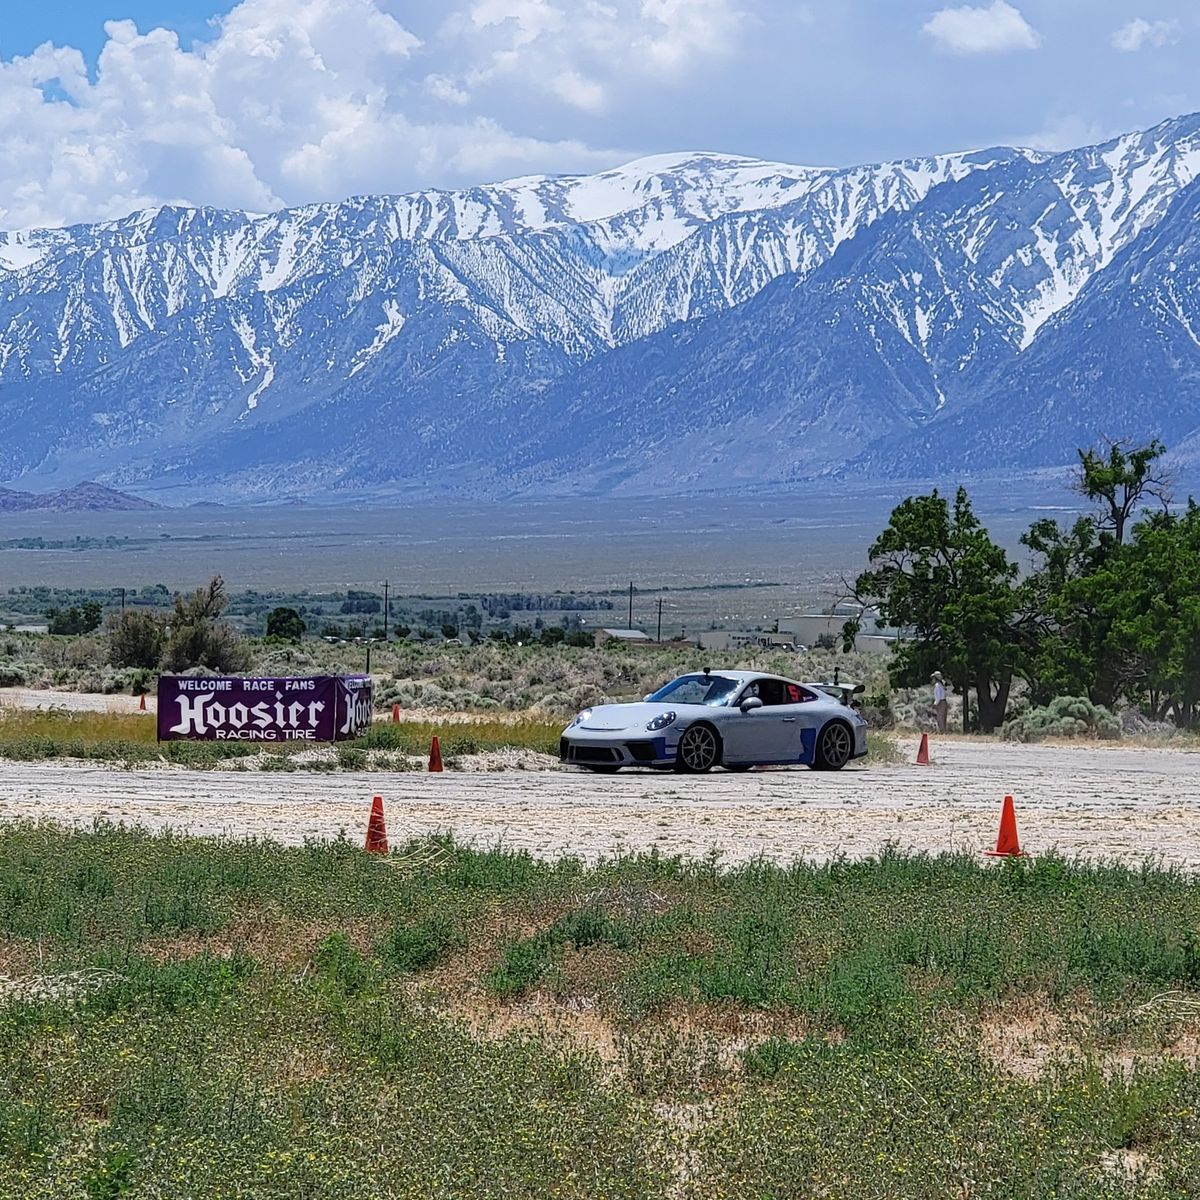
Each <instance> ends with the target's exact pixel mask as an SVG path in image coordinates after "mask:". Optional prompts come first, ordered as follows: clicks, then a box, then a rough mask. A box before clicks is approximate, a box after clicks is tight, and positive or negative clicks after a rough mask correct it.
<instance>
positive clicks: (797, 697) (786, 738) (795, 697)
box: [773, 683, 824, 763]
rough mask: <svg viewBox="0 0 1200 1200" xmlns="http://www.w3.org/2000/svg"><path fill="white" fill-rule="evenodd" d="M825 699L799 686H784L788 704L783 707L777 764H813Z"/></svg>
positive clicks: (796, 684)
mask: <svg viewBox="0 0 1200 1200" xmlns="http://www.w3.org/2000/svg"><path fill="white" fill-rule="evenodd" d="M820 699H821V697H820V696H819V695H818V694H817V693H816V692H812V691H809V689H808V688H806V687H801V686H800V684H798V683H785V684H784V703H783V705H782V706H781V707H780V724H779V727H778V728H779V730H780V741H779V743H778V744H777V745H776V746H775V750H776V757H775V758H774V760H773V761H775V762H794V763H809V762H812V760H813V755H814V751H815V749H816V744H817V731H818V730H819V729H820V727H821V723H822V721H823V720H824V715H823V713H822V710H821V706H820V704H819V703H817V702H818V701H819V700H820Z"/></svg>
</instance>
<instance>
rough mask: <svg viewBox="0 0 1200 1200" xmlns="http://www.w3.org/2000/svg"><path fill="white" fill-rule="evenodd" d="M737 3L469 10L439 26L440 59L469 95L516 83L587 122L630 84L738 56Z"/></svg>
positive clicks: (713, 0) (518, 0)
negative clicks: (456, 70)
mask: <svg viewBox="0 0 1200 1200" xmlns="http://www.w3.org/2000/svg"><path fill="white" fill-rule="evenodd" d="M746 15H747V14H746V13H744V12H743V11H741V10H740V9H738V8H737V7H735V0H572V2H568V0H561V3H554V2H552V0H475V2H474V3H472V4H470V5H469V6H468V7H467V8H465V9H459V10H456V11H454V12H452V13H451V14H450V15H449V16H448V17H447V18H446V20H445V22H444V23H443V25H442V29H441V35H440V39H439V49H442V50H444V51H445V52H446V53H447V55H448V56H449V57H451V58H452V59H457V60H458V61H460V62H461V64H462V66H461V72H460V74H459V76H458V77H457V78H455V79H454V85H455V86H456V87H457V88H459V89H461V90H463V91H467V92H470V93H472V94H474V93H475V92H476V91H478V90H479V89H482V88H486V87H488V86H491V85H496V84H498V83H510V82H511V81H512V80H514V79H518V80H520V81H521V83H522V85H523V86H525V87H529V88H534V89H540V90H542V91H544V92H546V93H548V94H550V95H552V96H554V97H556V98H557V99H559V100H561V101H563V102H564V103H567V104H570V105H572V106H573V107H575V108H578V109H581V110H584V111H586V112H593V113H594V112H600V111H602V110H603V109H605V108H606V107H608V106H609V104H610V102H611V100H612V98H613V95H614V92H616V91H619V90H620V89H621V88H622V87H623V86H624V85H626V84H627V83H628V82H629V81H631V80H632V81H637V80H653V81H657V82H663V81H667V82H669V81H670V80H672V79H680V78H683V77H684V76H685V75H686V73H687V72H688V70H689V69H690V68H692V67H693V66H694V65H696V64H697V63H702V62H704V61H706V60H714V59H717V58H720V57H722V56H723V55H726V54H728V53H729V52H730V51H731V50H732V49H734V48H735V47H736V46H737V43H738V35H739V33H740V31H741V28H742V26H743V24H744V22H745V20H746Z"/></svg>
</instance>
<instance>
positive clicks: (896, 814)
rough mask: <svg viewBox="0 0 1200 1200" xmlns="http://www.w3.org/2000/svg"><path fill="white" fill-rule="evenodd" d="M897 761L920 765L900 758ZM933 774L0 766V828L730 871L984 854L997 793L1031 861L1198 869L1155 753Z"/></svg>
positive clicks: (986, 758)
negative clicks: (107, 823)
mask: <svg viewBox="0 0 1200 1200" xmlns="http://www.w3.org/2000/svg"><path fill="white" fill-rule="evenodd" d="M909 749H915V746H914V747H909ZM934 757H935V762H934V765H933V766H932V767H928V768H921V767H916V766H896V767H876V768H872V769H863V768H860V767H855V768H851V769H848V770H845V771H843V772H841V773H840V774H836V775H828V774H820V773H817V772H813V771H807V770H798V771H767V772H761V773H759V772H754V773H751V774H746V775H731V774H726V773H724V772H720V771H718V772H714V773H713V774H711V775H708V776H704V777H701V778H686V777H681V776H677V775H672V774H657V773H638V774H633V773H629V774H622V775H618V776H613V777H608V776H605V777H601V776H593V775H585V774H576V773H574V772H559V771H553V772H541V773H538V772H525V771H509V772H498V773H481V774H470V773H447V774H443V775H418V774H400V775H384V774H370V775H355V774H335V775H328V774H326V775H317V774H312V775H308V774H304V773H296V774H288V775H274V774H258V773H246V774H242V773H233V772H220V771H217V772H184V771H163V770H157V771H156V770H148V771H125V770H117V769H111V768H109V769H106V768H104V767H91V766H80V767H74V766H62V765H40V764H25V763H7V762H4V763H0V819H12V818H17V817H26V818H28V817H32V818H38V817H52V818H55V819H57V820H60V821H71V822H82V823H90V822H91V821H92V820H93V819H94V818H96V817H104V818H107V819H110V820H122V821H127V822H135V823H138V824H143V825H147V826H150V827H155V828H157V827H162V826H172V827H174V828H177V829H180V830H188V831H191V832H194V833H201V834H219V833H227V834H232V835H238V836H241V835H261V836H269V837H273V838H277V839H280V840H283V841H288V842H299V841H302V840H303V839H304V838H306V837H310V836H318V837H328V836H335V835H336V834H337V833H338V831H339V830H343V829H344V830H346V831H347V833H348V835H349V836H352V837H354V838H358V837H360V836H362V834H363V831H364V830H365V826H366V820H367V814H368V809H369V806H370V799H371V796H372V795H373V794H374V793H376V792H378V793H380V794H381V795H383V796H384V798H385V802H386V811H387V820H388V830H389V833H390V835H391V837H392V840H393V842H400V841H403V840H404V839H407V838H410V837H415V836H420V835H423V834H428V833H431V832H435V831H445V830H453V831H454V833H455V835H456V836H457V837H458V838H459V839H461V840H464V841H467V842H471V843H474V844H477V845H484V846H492V845H496V844H502V845H505V846H508V847H512V848H522V849H527V850H530V851H532V852H533V853H535V854H537V855H541V856H546V857H551V856H556V855H559V854H563V853H572V854H578V855H581V856H583V857H585V858H588V859H594V858H597V857H600V856H604V855H611V854H615V853H618V852H620V851H623V850H645V849H648V848H649V847H651V846H657V847H659V849H660V850H662V851H663V852H664V853H668V854H683V855H686V856H690V857H701V856H704V855H706V854H708V853H709V852H710V851H713V850H716V851H718V852H719V853H720V854H721V856H722V858H723V859H724V860H725V861H727V862H737V861H742V860H745V859H747V858H751V857H753V856H755V855H759V854H762V855H765V856H767V857H769V858H772V859H776V860H780V861H788V860H791V859H793V858H796V857H806V858H814V859H823V858H828V857H830V856H833V855H837V854H846V855H851V856H857V855H865V854H870V853H874V852H876V851H878V850H879V849H880V848H881V847H883V846H884V845H886V844H888V843H890V842H894V843H897V844H898V845H900V846H901V847H906V848H913V849H918V850H930V851H941V850H951V849H953V850H964V851H968V852H972V853H974V852H977V851H981V850H983V849H985V848H987V847H988V846H989V845H992V844H994V842H995V836H996V828H997V824H998V820H999V812H1000V803H1001V800H1002V798H1003V796H1004V794H1005V793H1006V792H1011V793H1012V794H1013V795H1014V796H1015V798H1016V802H1017V818H1018V822H1019V825H1020V830H1021V836H1022V839H1023V842H1024V844H1025V846H1026V848H1027V849H1028V850H1029V851H1030V852H1031V853H1035V854H1036V853H1039V852H1045V851H1048V850H1051V849H1055V848H1056V849H1058V850H1059V851H1060V852H1062V853H1065V854H1069V855H1075V854H1080V855H1086V856H1089V857H1101V858H1121V859H1126V860H1131V859H1132V860H1140V859H1144V858H1147V857H1155V858H1160V859H1162V860H1163V861H1165V862H1168V863H1174V864H1178V865H1180V866H1184V867H1187V868H1188V869H1192V870H1195V869H1200V755H1197V754H1189V753H1186V752H1182V751H1174V750H1160V749H1154V750H1150V749H1114V748H1107V747H1105V748H1100V747H1096V746H1089V747H1084V748H1062V747H1045V746H1010V745H1006V744H1003V743H985V742H969V741H960V742H947V743H944V744H941V745H939V746H935V749H934Z"/></svg>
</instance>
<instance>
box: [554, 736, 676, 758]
mask: <svg viewBox="0 0 1200 1200" xmlns="http://www.w3.org/2000/svg"><path fill="white" fill-rule="evenodd" d="M675 750H676V742H675V741H672V742H671V743H670V744H669V745H668V743H667V739H666V738H665V737H663V736H662V735H661V734H660V735H658V736H657V737H655V736H653V735H651V734H646V733H643V734H640V735H639V734H637V733H635V732H634V731H633V730H623V731H622V730H618V731H616V732H612V733H589V732H588V731H587V730H585V729H571V730H568V731H567V732H566V733H564V734H563V736H562V737H561V738H560V739H559V742H558V760H559V762H562V763H566V764H567V765H568V766H572V767H670V766H674V764H675Z"/></svg>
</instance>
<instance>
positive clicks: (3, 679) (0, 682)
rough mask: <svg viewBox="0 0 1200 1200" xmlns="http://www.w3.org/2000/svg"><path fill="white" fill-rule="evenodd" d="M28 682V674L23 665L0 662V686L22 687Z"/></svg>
mask: <svg viewBox="0 0 1200 1200" xmlns="http://www.w3.org/2000/svg"><path fill="white" fill-rule="evenodd" d="M28 682H29V675H28V673H27V672H26V670H25V668H24V667H20V666H17V664H16V663H3V664H0V688H7V687H24V686H25V684H26V683H28Z"/></svg>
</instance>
